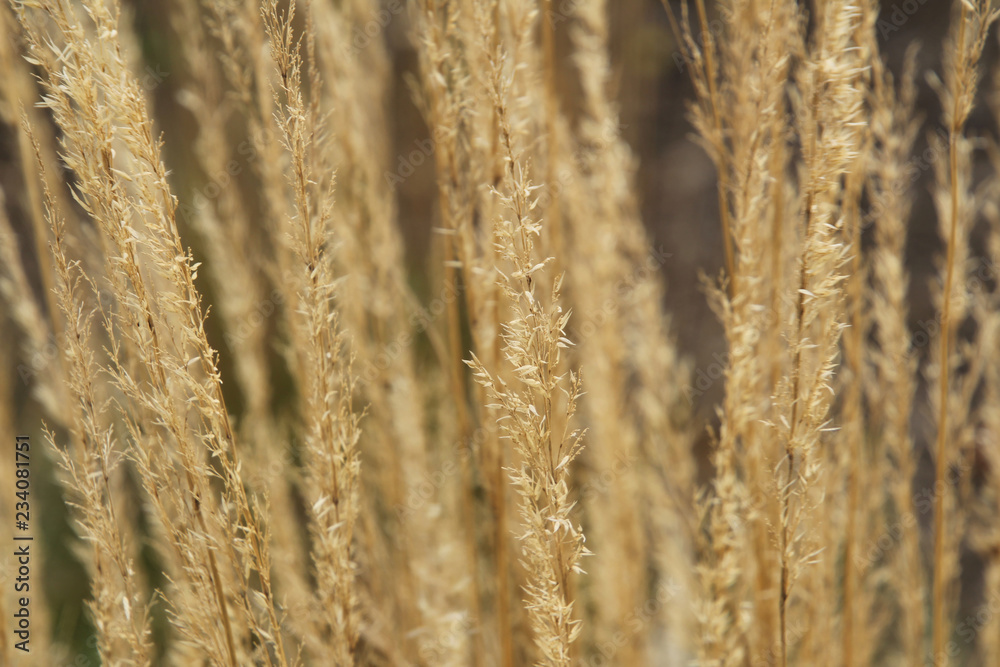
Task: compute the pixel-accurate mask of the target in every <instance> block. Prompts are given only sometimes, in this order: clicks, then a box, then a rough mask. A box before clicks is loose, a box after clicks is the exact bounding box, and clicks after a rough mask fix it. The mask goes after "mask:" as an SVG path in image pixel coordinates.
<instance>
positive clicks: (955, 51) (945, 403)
mask: <svg viewBox="0 0 1000 667" xmlns="http://www.w3.org/2000/svg"><path fill="white" fill-rule="evenodd" d="M956 4H957V9H956V11H955V16H956V17H957V23H955V24H954V25H953V28H952V37H951V38H950V41H949V48H947V49H946V51H945V58H946V63H947V65H946V71H945V77H946V81H945V88H944V89H943V90H942V91H941V93H940V95H941V98H942V102H943V106H944V108H945V116H944V121H945V125H946V127H947V130H948V157H949V169H948V181H947V182H948V189H949V202H950V204H949V214H948V219H947V227H946V229H947V232H946V234H944V236H945V244H946V253H947V257H946V259H945V268H944V281H943V282H944V292H943V294H942V302H941V311H940V315H941V317H940V320H941V334H940V338H939V341H938V343H939V358H938V363H939V364H940V366H939V371H938V399H937V400H938V405H937V408H938V422H937V441H936V444H935V454H934V460H935V479H936V480H937V483H938V485H939V488H938V489H937V492H936V493H935V497H934V570H933V573H934V576H933V585H932V595H933V601H932V609H933V619H932V626H931V627H932V640H931V655H932V656H934V657H935V659H938V658H939V657H940V658H941V659H943V660H945V663H944V664H947V656H946V654H945V652H944V648H945V642H946V641H947V638H948V636H949V634H950V631H949V627H950V626H949V625H948V624H947V621H946V615H947V609H948V607H949V605H948V602H947V600H946V596H947V593H948V589H949V588H950V584H949V582H950V581H952V580H953V578H954V576H955V575H954V572H953V570H952V567H949V565H948V563H947V562H946V554H945V551H946V548H947V546H946V545H947V543H948V542H949V537H948V535H947V534H946V531H945V501H946V496H947V495H948V490H947V488H946V487H945V486H944V484H945V481H944V480H945V475H946V473H947V471H948V467H949V466H950V465H951V463H952V461H953V460H954V459H953V457H954V455H955V452H954V451H952V448H951V447H949V439H950V437H951V431H950V430H949V425H948V413H949V408H950V400H949V398H950V390H949V378H950V375H951V366H952V337H953V335H954V330H955V328H956V326H957V323H958V322H959V321H960V320H961V317H959V316H958V315H959V312H964V307H965V306H964V305H963V306H961V308H962V309H963V311H959V312H955V305H954V303H953V302H954V301H955V299H956V296H955V294H954V290H955V273H956V267H958V266H961V264H962V262H964V260H965V257H966V256H967V250H966V248H967V245H968V229H967V225H966V224H964V223H963V222H962V221H963V220H964V219H965V217H966V216H967V215H968V214H967V212H966V211H965V210H963V207H967V206H968V195H967V193H966V188H967V185H965V183H963V181H962V180H960V175H961V173H962V172H963V169H962V165H960V161H961V160H968V157H967V149H964V150H963V148H964V147H963V146H962V145H961V144H962V143H963V141H964V140H963V137H962V133H963V130H964V127H965V122H966V120H967V119H968V117H969V113H970V112H971V111H972V106H973V102H974V98H975V93H976V87H977V85H978V80H979V72H978V63H979V58H980V56H981V55H982V51H983V46H984V45H985V42H986V36H987V34H988V32H989V28H990V25H991V24H992V23H993V22H994V21H995V20H996V19H997V17H998V16H1000V13H998V12H997V11H996V10H994V9H992V6H991V3H989V2H987V1H986V0H964V1H962V2H958V3H956ZM958 298H959V299H961V300H962V301H964V292H963V294H962V295H959V297H958Z"/></svg>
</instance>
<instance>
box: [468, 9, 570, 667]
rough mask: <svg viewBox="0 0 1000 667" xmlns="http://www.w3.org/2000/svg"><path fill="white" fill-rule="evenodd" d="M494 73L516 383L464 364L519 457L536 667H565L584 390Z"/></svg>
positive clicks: (516, 472)
mask: <svg viewBox="0 0 1000 667" xmlns="http://www.w3.org/2000/svg"><path fill="white" fill-rule="evenodd" d="M515 24H516V25H517V26H518V27H519V28H520V27H521V26H523V25H525V24H517V23H516V22H515ZM528 25H530V24H528ZM516 53H517V52H516V51H515V54H516ZM515 57H516V56H515ZM491 64H492V68H491V73H490V76H491V82H492V85H493V90H492V94H493V104H494V108H495V110H496V113H497V120H498V124H499V125H498V127H499V131H500V147H501V150H502V151H503V154H504V158H505V161H506V168H505V170H504V174H503V181H502V186H503V188H504V191H503V193H502V194H501V193H499V192H498V196H499V197H500V200H501V202H502V204H503V210H504V211H506V214H505V215H504V216H503V217H502V218H500V219H499V220H498V221H497V222H496V225H495V227H494V234H495V243H496V246H497V249H498V251H499V254H500V257H501V259H502V261H503V264H502V265H501V266H498V267H497V270H498V271H499V273H500V280H499V284H500V287H501V290H502V293H503V295H504V297H505V300H506V302H507V304H508V306H509V308H510V310H511V313H512V316H511V319H510V320H508V321H507V322H505V323H504V324H503V334H502V339H503V342H504V347H503V354H504V357H505V360H506V363H507V366H508V368H509V369H510V372H511V373H512V375H513V377H512V379H511V381H510V382H508V381H506V380H504V379H503V378H502V377H501V376H500V375H499V373H500V369H495V370H493V371H492V372H491V371H490V370H489V369H487V368H486V367H485V366H484V365H483V363H482V362H481V361H480V360H479V358H478V357H477V356H476V355H475V354H473V355H472V359H471V361H469V362H467V363H468V364H469V366H470V367H471V368H472V369H473V372H474V375H475V377H476V379H477V381H478V382H479V383H480V384H481V385H482V386H483V387H484V388H485V389H486V390H487V392H488V394H489V397H490V399H491V400H493V401H495V402H496V404H497V406H498V407H499V408H500V411H501V431H502V433H503V434H504V436H505V437H507V438H509V439H510V441H511V443H512V444H513V446H514V449H515V451H516V452H517V453H518V455H519V456H520V457H521V461H520V463H519V465H517V466H516V467H510V468H508V469H507V472H508V475H509V477H510V480H511V482H512V484H513V486H514V489H515V491H516V493H517V495H518V500H519V513H520V516H521V519H522V521H523V523H524V533H523V534H522V535H521V536H520V539H521V543H522V552H521V553H522V556H523V559H524V560H523V565H524V567H525V569H526V570H527V573H528V582H527V584H526V586H525V593H526V594H527V596H528V598H527V600H526V601H525V607H526V609H527V611H528V615H529V618H530V621H531V627H532V630H533V632H534V642H535V645H536V646H537V648H538V651H539V653H540V660H541V662H540V664H545V665H569V664H571V645H572V643H573V642H574V641H575V640H576V639H577V637H578V636H579V634H580V631H581V625H580V621H579V620H576V619H574V618H573V599H572V597H571V581H570V577H571V575H572V574H573V573H574V572H582V570H581V569H580V566H579V560H580V558H581V557H582V556H584V555H586V554H587V553H588V552H587V550H586V547H585V546H584V537H583V533H582V532H581V531H580V528H579V527H578V526H577V525H575V524H574V523H573V521H572V519H571V518H570V511H571V510H572V508H573V503H572V502H570V500H569V493H570V490H569V483H568V482H569V474H570V464H571V463H572V462H573V460H574V459H575V458H576V457H577V456H578V455H579V453H580V451H581V449H582V447H583V443H582V433H580V432H579V431H578V430H573V429H572V427H571V420H572V417H573V414H574V412H575V411H576V403H577V400H578V398H579V396H580V394H581V383H580V379H579V377H578V376H577V375H576V374H575V373H572V372H570V373H569V374H568V376H567V374H566V373H565V372H563V373H560V361H561V357H562V352H561V351H562V349H565V348H567V347H568V346H569V345H570V342H569V340H568V339H567V338H566V336H565V328H566V324H567V322H568V320H569V313H564V312H563V311H562V309H561V308H560V306H559V287H560V283H561V279H560V278H556V279H555V281H553V285H552V290H551V294H549V295H545V296H541V297H540V296H538V294H537V286H538V283H539V282H540V280H539V279H540V277H541V276H542V272H543V269H544V268H545V265H546V264H547V262H548V260H546V259H540V258H539V257H537V254H536V253H535V247H536V243H537V240H538V238H539V236H540V233H541V229H542V227H541V223H540V222H539V221H537V220H535V219H534V218H533V215H532V209H533V208H534V204H533V200H532V194H531V191H532V186H531V185H530V182H529V181H528V176H527V173H526V169H525V166H524V164H523V162H522V159H523V158H522V153H521V152H520V151H519V150H518V149H516V148H515V142H517V141H518V137H517V136H516V135H515V134H514V130H513V129H512V127H511V119H510V116H509V111H508V107H507V100H508V91H509V90H510V89H511V87H512V84H513V77H514V72H516V68H515V69H514V70H513V71H511V72H509V73H508V71H507V70H506V66H507V63H506V62H505V59H504V58H503V57H502V56H501V55H500V54H494V56H493V57H492V63H491ZM542 299H546V300H548V305H546V303H544V302H543V301H542ZM563 406H564V407H563Z"/></svg>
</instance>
